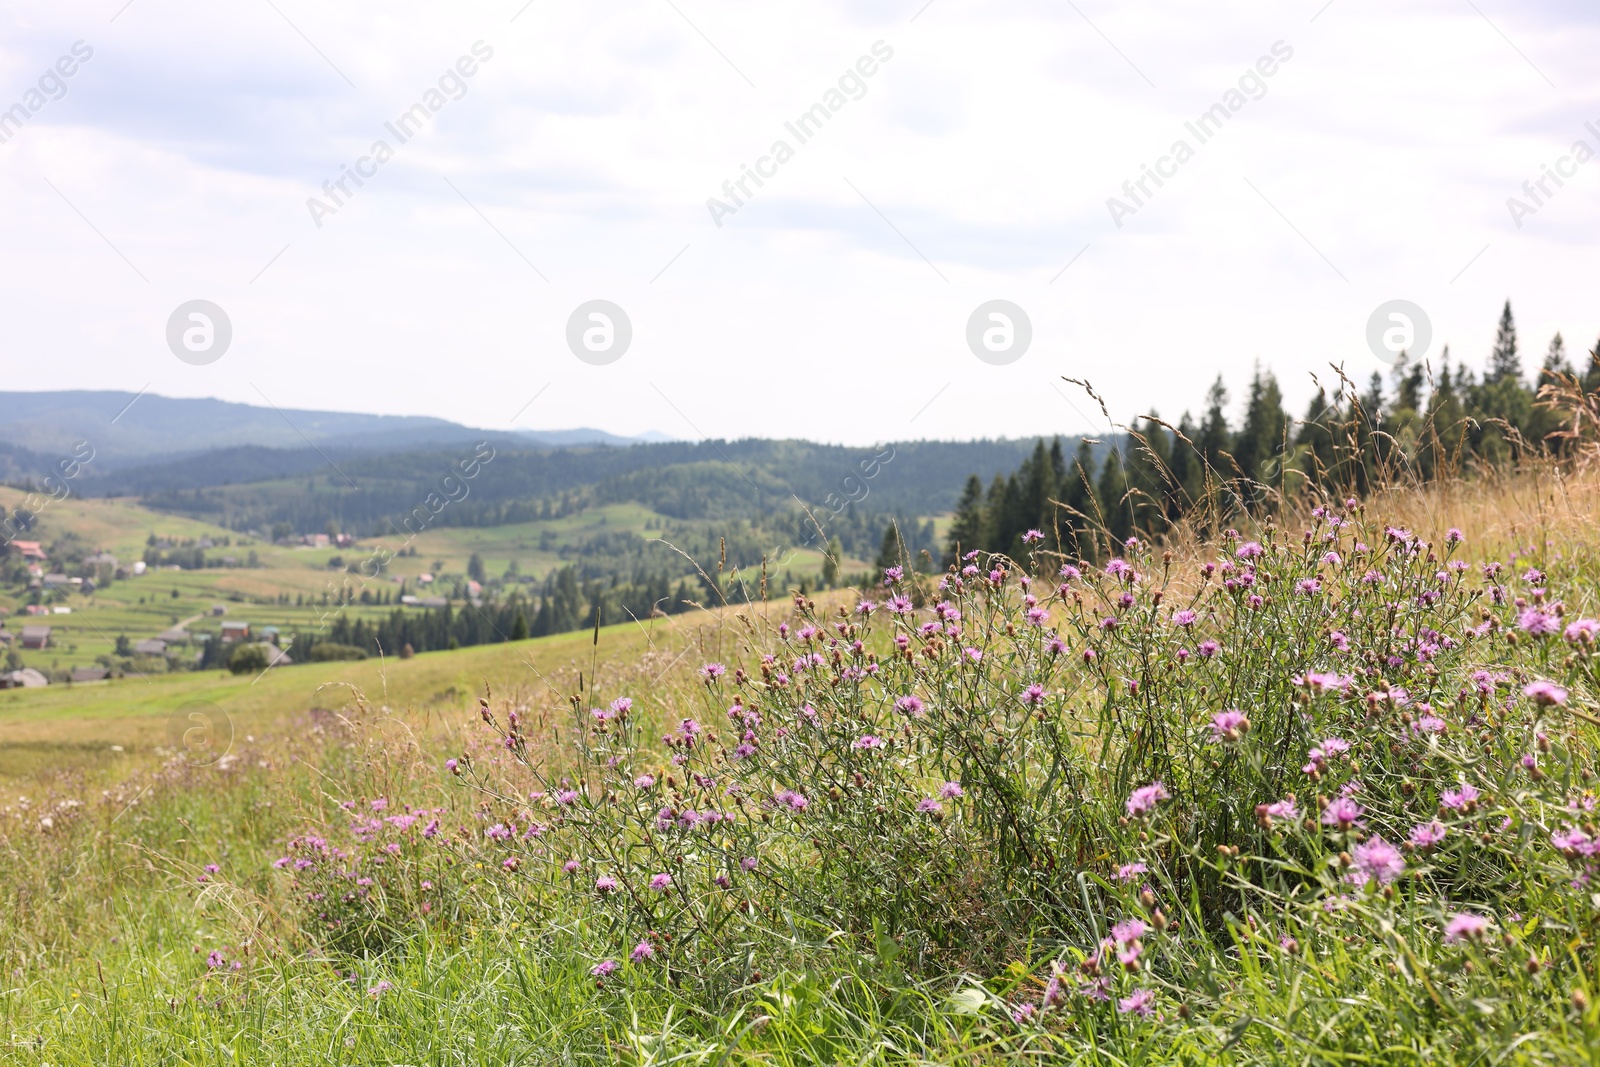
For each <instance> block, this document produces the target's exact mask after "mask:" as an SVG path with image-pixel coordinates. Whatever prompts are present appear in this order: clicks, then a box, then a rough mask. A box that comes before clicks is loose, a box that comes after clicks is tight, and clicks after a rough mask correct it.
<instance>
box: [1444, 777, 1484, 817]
mask: <svg viewBox="0 0 1600 1067" xmlns="http://www.w3.org/2000/svg"><path fill="white" fill-rule="evenodd" d="M1482 796H1483V794H1482V793H1480V792H1478V790H1477V788H1476V787H1474V786H1471V785H1468V784H1467V783H1465V782H1463V783H1462V784H1461V788H1460V789H1447V790H1445V791H1444V792H1443V793H1440V794H1439V805H1440V807H1445V808H1449V809H1450V810H1451V811H1467V812H1470V811H1471V810H1472V809H1474V808H1476V807H1477V806H1478V800H1479V799H1480V798H1481V797H1482Z"/></svg>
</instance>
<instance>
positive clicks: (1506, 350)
mask: <svg viewBox="0 0 1600 1067" xmlns="http://www.w3.org/2000/svg"><path fill="white" fill-rule="evenodd" d="M1502 378H1512V379H1516V380H1520V379H1521V378H1522V357H1520V356H1518V355H1517V323H1516V320H1515V319H1513V318H1512V317H1511V301H1509V300H1507V301H1506V306H1505V308H1504V309H1503V310H1502V311H1501V312H1500V325H1499V326H1498V327H1496V328H1495V334H1494V352H1493V353H1491V354H1490V356H1489V373H1488V374H1487V376H1486V378H1485V382H1486V384H1487V383H1491V382H1498V381H1500V380H1501V379H1502Z"/></svg>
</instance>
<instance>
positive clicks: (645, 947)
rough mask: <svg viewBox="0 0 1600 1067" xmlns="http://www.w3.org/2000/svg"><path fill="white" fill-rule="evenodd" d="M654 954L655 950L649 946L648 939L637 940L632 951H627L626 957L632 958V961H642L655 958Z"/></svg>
mask: <svg viewBox="0 0 1600 1067" xmlns="http://www.w3.org/2000/svg"><path fill="white" fill-rule="evenodd" d="M655 956H656V950H655V949H653V948H651V947H650V942H648V941H641V942H639V943H638V944H637V945H634V946H633V951H632V952H630V953H628V958H629V959H631V960H633V962H634V963H643V962H644V961H645V960H653V959H655Z"/></svg>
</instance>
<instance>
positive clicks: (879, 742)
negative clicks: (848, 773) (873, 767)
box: [850, 734, 884, 750]
mask: <svg viewBox="0 0 1600 1067" xmlns="http://www.w3.org/2000/svg"><path fill="white" fill-rule="evenodd" d="M883 745H884V740H883V738H881V737H878V736H877V735H875V734H862V735H861V736H860V737H858V738H856V739H855V740H854V741H852V742H850V747H851V748H854V749H858V750H859V749H870V748H882V747H883Z"/></svg>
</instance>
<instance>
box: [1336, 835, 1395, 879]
mask: <svg viewBox="0 0 1600 1067" xmlns="http://www.w3.org/2000/svg"><path fill="white" fill-rule="evenodd" d="M1351 858H1352V859H1353V860H1354V861H1355V864H1354V866H1353V868H1352V869H1351V871H1350V873H1349V874H1348V875H1346V878H1347V879H1348V880H1349V881H1350V882H1351V883H1352V884H1354V885H1365V884H1366V883H1367V882H1369V881H1376V882H1377V883H1378V884H1379V885H1388V884H1389V883H1390V882H1392V881H1394V880H1395V879H1396V878H1399V877H1400V875H1401V874H1403V873H1405V869H1406V861H1405V858H1404V857H1403V856H1401V855H1400V850H1399V849H1397V848H1395V847H1394V846H1393V845H1391V844H1389V842H1387V841H1385V840H1384V839H1383V838H1381V837H1374V838H1371V839H1369V840H1366V841H1363V842H1361V844H1359V845H1357V846H1356V847H1355V849H1354V850H1353V851H1352V853H1351Z"/></svg>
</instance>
